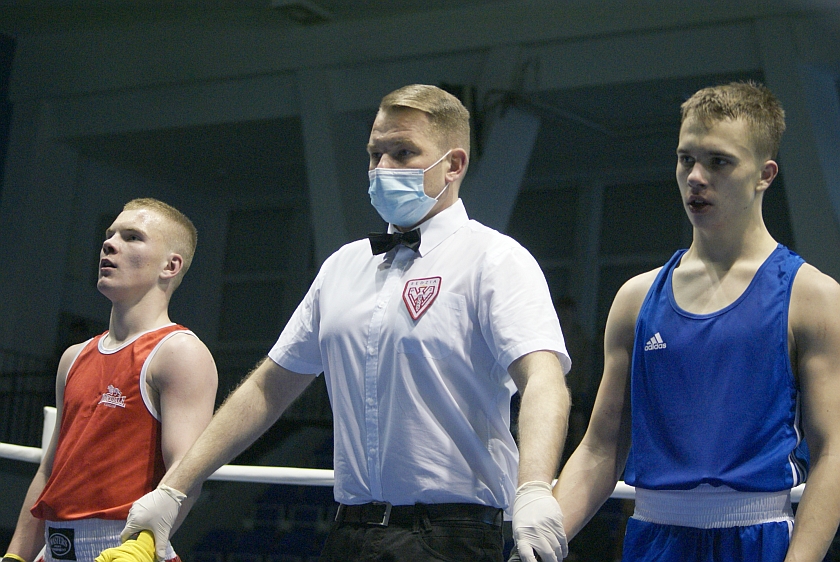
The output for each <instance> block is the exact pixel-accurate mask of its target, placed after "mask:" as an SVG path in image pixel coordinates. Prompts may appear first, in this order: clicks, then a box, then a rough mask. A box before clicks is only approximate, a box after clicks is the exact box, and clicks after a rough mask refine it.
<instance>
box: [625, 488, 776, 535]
mask: <svg viewBox="0 0 840 562" xmlns="http://www.w3.org/2000/svg"><path fill="white" fill-rule="evenodd" d="M633 518H635V519H639V520H641V521H646V522H648V523H657V524H660V525H678V526H681V527H697V528H700V529H719V528H723V527H743V526H748V525H760V524H762V523H773V522H777V521H786V522H789V523H792V522H793V509H792V507H791V503H790V490H783V491H781V492H739V491H737V490H733V489H732V488H728V487H726V486H719V487H714V486H710V485H709V484H702V485H700V486H698V487H697V488H694V489H693V490H645V489H643V488H636V509H635V511H634V513H633Z"/></svg>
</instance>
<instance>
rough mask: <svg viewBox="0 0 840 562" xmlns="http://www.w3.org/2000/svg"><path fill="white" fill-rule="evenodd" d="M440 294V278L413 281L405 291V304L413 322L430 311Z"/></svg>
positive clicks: (407, 284)
mask: <svg viewBox="0 0 840 562" xmlns="http://www.w3.org/2000/svg"><path fill="white" fill-rule="evenodd" d="M439 292H440V277H427V278H425V279H412V280H411V281H409V282H408V283H406V284H405V289H403V302H405V307H406V308H407V309H408V313H409V314H410V315H411V318H412V319H413V320H417V319H418V318H420V317H421V316H423V313H424V312H426V310H428V308H429V307H430V306H432V303H433V302H434V300H435V298H436V297H437V296H438V293H439Z"/></svg>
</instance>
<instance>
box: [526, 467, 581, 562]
mask: <svg viewBox="0 0 840 562" xmlns="http://www.w3.org/2000/svg"><path fill="white" fill-rule="evenodd" d="M513 538H514V539H515V540H516V548H517V549H518V550H519V556H520V557H521V558H522V560H524V561H525V562H536V560H537V558H536V556H535V554H539V555H540V559H541V560H542V562H558V561H560V560H562V559H563V558H565V557H566V555H568V554H569V546H568V542H567V541H566V531H564V530H563V512H562V511H560V505H559V504H558V503H557V500H555V499H554V496H552V495H551V485H550V484H548V483H546V482H525V483H524V484H522V485H521V486H520V487H519V488H518V489H517V490H516V498H515V499H514V500H513Z"/></svg>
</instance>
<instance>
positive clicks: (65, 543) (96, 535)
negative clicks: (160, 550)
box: [44, 519, 180, 562]
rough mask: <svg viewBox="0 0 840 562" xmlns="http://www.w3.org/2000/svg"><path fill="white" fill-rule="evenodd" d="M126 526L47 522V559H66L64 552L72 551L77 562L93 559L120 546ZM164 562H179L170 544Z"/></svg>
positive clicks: (92, 521) (107, 522)
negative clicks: (69, 531)
mask: <svg viewBox="0 0 840 562" xmlns="http://www.w3.org/2000/svg"><path fill="white" fill-rule="evenodd" d="M124 527H125V520H114V519H74V520H72V521H50V520H46V521H44V538H45V540H46V545H47V547H46V552H45V554H46V560H47V562H52V561H53V560H62V559H64V560H66V559H67V558H64V556H66V555H67V554H68V552H64V551H63V549H72V550H73V551H74V553H75V559H76V560H92V559H93V558H95V557H96V556H99V553H100V552H102V551H103V550H104V549H106V548H112V547H115V546H119V545H120V543H121V542H122V541H120V533H121V532H122V530H123V528H124ZM68 530H72V533H71V534H67V532H66V531H68ZM165 562H180V558H179V557H178V555H177V554H176V553H175V551H174V550H173V549H172V544H171V543H170V544H168V545H167V546H166V559H165Z"/></svg>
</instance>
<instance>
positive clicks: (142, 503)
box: [120, 484, 187, 560]
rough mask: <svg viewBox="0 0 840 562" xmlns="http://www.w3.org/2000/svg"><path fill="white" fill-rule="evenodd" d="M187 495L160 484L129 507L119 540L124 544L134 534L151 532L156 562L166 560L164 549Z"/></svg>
mask: <svg viewBox="0 0 840 562" xmlns="http://www.w3.org/2000/svg"><path fill="white" fill-rule="evenodd" d="M185 499H187V495H186V494H184V493H181V492H179V491H178V490H176V489H175V488H170V487H169V486H167V485H166V484H161V485H160V486H159V487H157V488H155V489H154V490H152V491H151V492H149V493H148V494H146V495H145V496H143V497H142V498H140V499H139V500H137V501H136V502H134V505H132V506H131V509H130V510H129V512H128V518H127V519H126V522H125V528H124V529H123V530H122V533H120V540H122V541H123V542H125V541H126V540H128V538H129V537H130V536H131V535H133V534H134V533H139V532H140V531H144V530H147V531H151V532H152V533H153V534H154V535H155V554H156V555H157V559H158V560H164V559H165V558H166V547H167V545H169V535H170V534H171V533H172V526H173V525H174V524H175V520H176V519H177V518H178V512H179V511H180V510H181V503H182V502H183V501H184V500H185Z"/></svg>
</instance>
